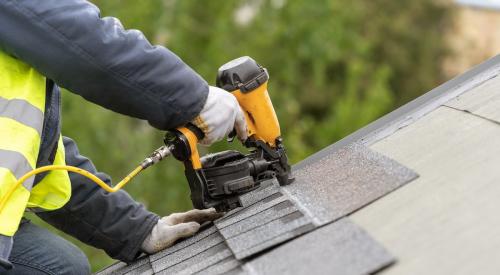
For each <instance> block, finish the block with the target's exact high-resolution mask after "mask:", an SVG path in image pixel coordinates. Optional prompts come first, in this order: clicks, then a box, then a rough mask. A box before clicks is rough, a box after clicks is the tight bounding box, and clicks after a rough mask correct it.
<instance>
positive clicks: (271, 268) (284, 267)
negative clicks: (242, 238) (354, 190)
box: [245, 218, 394, 275]
mask: <svg viewBox="0 0 500 275" xmlns="http://www.w3.org/2000/svg"><path fill="white" fill-rule="evenodd" d="M392 262H394V258H393V257H392V256H391V255H390V254H389V253H388V252H387V251H386V250H385V249H384V248H383V247H382V246H380V245H379V244H378V243H377V242H375V241H374V240H373V239H372V238H370V236H369V235H368V234H366V232H364V231H363V230H362V229H361V228H359V227H358V226H357V225H355V224H354V223H352V222H350V221H349V220H348V219H347V218H343V219H340V220H338V221H336V222H334V223H332V224H329V225H326V226H323V227H321V228H319V229H316V230H314V231H313V232H310V233H309V234H306V235H303V236H301V237H298V238H297V239H295V240H294V241H293V242H288V243H285V244H283V245H281V246H279V247H277V248H275V249H273V250H272V251H270V252H268V253H266V254H264V255H261V256H259V257H257V258H256V259H253V260H251V261H249V262H248V263H247V264H245V269H246V270H249V271H250V272H249V273H251V274H344V275H349V274H372V273H373V272H375V271H377V270H380V269H381V268H383V267H385V266H387V265H389V264H391V263H392Z"/></svg>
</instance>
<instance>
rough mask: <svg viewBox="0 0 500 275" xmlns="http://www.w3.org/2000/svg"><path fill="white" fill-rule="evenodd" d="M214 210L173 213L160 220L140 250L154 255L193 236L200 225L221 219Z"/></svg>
mask: <svg viewBox="0 0 500 275" xmlns="http://www.w3.org/2000/svg"><path fill="white" fill-rule="evenodd" d="M222 215H223V214H222V213H217V212H216V211H215V209H213V208H210V209H204V210H198V209H193V210H190V211H188V212H184V213H174V214H170V215H169V216H166V217H163V218H161V219H160V220H159V221H158V223H157V224H156V225H155V226H154V227H153V230H151V233H150V234H149V235H148V236H147V237H146V239H145V240H144V242H143V243H142V246H141V250H142V251H143V252H146V253H148V254H153V253H156V252H158V251H160V250H162V249H165V248H167V247H169V246H171V245H172V244H174V243H175V241H177V240H178V239H180V238H186V237H189V236H192V235H194V233H196V232H198V230H199V229H200V224H202V223H204V222H206V221H213V220H215V219H217V218H219V217H221V216H222Z"/></svg>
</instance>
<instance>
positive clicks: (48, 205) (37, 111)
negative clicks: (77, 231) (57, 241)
mask: <svg viewBox="0 0 500 275" xmlns="http://www.w3.org/2000/svg"><path fill="white" fill-rule="evenodd" d="M45 93H46V91H45V77H44V76H42V75H41V74H39V73H38V72H37V71H36V70H35V69H33V68H32V67H30V66H29V65H28V64H26V63H24V62H22V61H20V60H18V59H16V58H14V57H12V56H9V55H7V54H6V53H4V52H2V51H0V197H3V196H4V195H5V193H6V192H7V190H8V189H9V188H10V187H11V186H12V185H14V183H15V182H16V180H17V179H19V178H20V177H21V176H23V175H24V174H25V173H27V172H29V171H30V170H33V169H34V168H36V162H37V158H38V152H39V150H40V143H41V134H42V129H43V118H44V112H45ZM54 164H58V165H64V164H65V161H64V145H63V143H62V138H61V137H59V143H58V148H57V152H56V156H55V160H54ZM33 182H34V177H31V178H29V179H28V180H26V181H25V182H24V183H23V185H22V186H20V187H18V188H17V189H16V190H15V192H14V193H13V194H12V196H11V197H10V199H9V200H8V201H7V203H6V205H5V208H4V209H3V210H2V211H1V212H0V234H2V235H5V236H13V235H14V233H15V232H16V231H17V229H18V227H19V222H20V220H21V218H22V216H23V214H24V211H25V210H26V207H37V208H42V209H45V210H54V209H58V208H60V207H62V206H63V205H64V204H66V202H67V201H68V200H69V198H70V196H71V184H70V180H69V177H68V172H67V171H63V170H56V171H50V172H49V173H48V174H47V175H46V176H45V177H44V178H43V180H41V181H40V182H39V183H38V184H36V185H35V186H34V187H33Z"/></svg>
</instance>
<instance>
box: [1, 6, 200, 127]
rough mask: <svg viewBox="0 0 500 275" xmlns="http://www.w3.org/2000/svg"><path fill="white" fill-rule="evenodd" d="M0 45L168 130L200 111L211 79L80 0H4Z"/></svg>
mask: <svg viewBox="0 0 500 275" xmlns="http://www.w3.org/2000/svg"><path fill="white" fill-rule="evenodd" d="M0 49H1V50H3V51H5V52H7V53H9V54H11V55H13V56H16V57H17V58H19V59H21V60H23V61H25V62H26V63H28V64H30V65H31V66H33V67H34V68H35V69H37V70H38V71H39V72H41V73H42V74H44V75H45V76H47V77H48V78H50V79H52V80H54V81H55V82H56V83H57V84H58V85H59V86H61V87H64V88H66V89H68V90H70V91H72V92H74V93H77V94H79V95H81V96H83V97H84V98H85V99H87V100H89V101H91V102H94V103H96V104H98V105H101V106H103V107H105V108H108V109H110V110H113V111H115V112H119V113H122V114H126V115H130V116H133V117H137V118H140V119H145V120H148V121H149V123H150V124H151V125H153V126H154V127H156V128H159V129H163V130H165V129H170V128H173V127H176V126H179V125H182V124H184V123H186V122H188V121H190V120H192V119H193V118H194V117H195V116H196V115H198V114H199V112H200V111H201V109H202V107H203V105H204V103H205V100H206V97H207V94H208V85H207V83H206V82H205V81H204V80H203V79H202V78H201V77H200V76H199V75H198V74H197V73H195V72H194V71H193V70H192V69H191V68H190V67H189V66H187V65H186V64H185V63H184V62H182V60H181V59H180V58H179V57H177V56H176V55H175V54H173V53H172V52H170V51H169V50H168V49H166V48H164V47H162V46H153V45H151V44H150V43H149V42H148V40H147V39H146V38H145V37H144V36H143V34H142V33H141V32H139V31H137V30H125V29H123V27H122V25H121V24H120V22H119V21H118V20H117V19H116V18H111V17H106V18H101V17H100V15H99V9H98V8H97V7H96V6H94V5H93V4H91V3H89V2H87V1H83V0H64V1H61V0H44V1H38V0H17V1H15V0H2V1H0Z"/></svg>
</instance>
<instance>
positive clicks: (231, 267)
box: [195, 257, 241, 275]
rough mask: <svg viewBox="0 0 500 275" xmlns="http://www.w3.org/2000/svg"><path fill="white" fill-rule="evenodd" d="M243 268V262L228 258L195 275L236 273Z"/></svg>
mask: <svg viewBox="0 0 500 275" xmlns="http://www.w3.org/2000/svg"><path fill="white" fill-rule="evenodd" d="M240 266H241V262H240V261H238V260H236V259H235V258H234V257H227V258H226V259H224V260H222V261H220V262H218V263H216V264H213V265H211V266H209V267H207V268H205V269H202V270H200V271H198V272H196V273H195V274H200V275H201V274H203V275H215V274H225V273H232V272H236V271H237V270H238V269H239V267H240Z"/></svg>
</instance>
